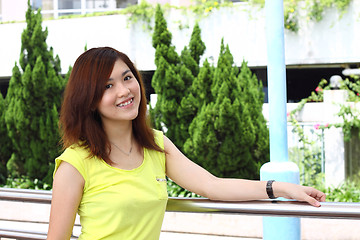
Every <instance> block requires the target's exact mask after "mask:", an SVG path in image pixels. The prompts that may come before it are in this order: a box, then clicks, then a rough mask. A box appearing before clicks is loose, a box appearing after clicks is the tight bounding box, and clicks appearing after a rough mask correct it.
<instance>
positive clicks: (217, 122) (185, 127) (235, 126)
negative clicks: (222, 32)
mask: <svg viewBox="0 0 360 240" xmlns="http://www.w3.org/2000/svg"><path fill="white" fill-rule="evenodd" d="M153 46H154V48H156V53H155V64H156V66H157V69H156V71H155V74H154V76H153V79H152V82H153V87H154V89H155V93H157V103H156V107H155V109H153V110H152V111H153V113H155V114H153V117H154V120H155V123H156V127H157V128H159V129H162V130H164V131H165V132H166V135H167V136H168V137H169V138H170V139H172V140H173V141H174V143H175V144H176V145H177V146H178V147H179V148H180V150H182V151H184V152H185V154H186V155H187V156H189V157H190V158H191V159H192V160H194V161H195V162H197V163H198V164H200V165H201V166H203V167H204V168H206V169H207V170H209V171H210V172H212V173H213V174H215V175H217V176H220V177H241V178H250V179H257V178H258V177H259V170H260V167H261V165H262V164H263V163H265V162H267V161H268V160H269V139H268V129H267V126H266V121H265V119H264V117H263V115H262V104H263V100H264V94H263V92H262V85H261V82H259V81H258V79H257V78H256V76H255V75H253V74H252V73H251V71H250V69H249V68H248V67H247V63H246V62H245V61H244V62H243V63H242V66H241V71H240V70H239V68H238V67H237V66H235V64H234V59H233V56H232V54H231V52H230V49H229V47H228V46H227V45H225V44H224V42H223V41H222V42H221V46H220V55H219V58H218V62H217V66H216V67H214V66H212V65H211V64H210V63H209V62H208V60H207V59H205V60H204V61H203V63H202V67H200V59H201V56H202V54H203V53H204V51H205V44H204V43H203V42H202V40H201V29H200V27H199V25H198V24H195V26H194V29H193V32H192V36H191V39H190V42H189V46H186V47H185V48H184V49H183V50H182V52H181V54H180V56H179V55H177V53H176V52H175V48H174V46H173V45H172V44H171V33H170V32H169V30H168V29H167V25H166V20H165V19H164V17H163V14H162V12H161V8H160V7H159V6H158V8H157V12H156V19H155V31H154V35H153Z"/></svg>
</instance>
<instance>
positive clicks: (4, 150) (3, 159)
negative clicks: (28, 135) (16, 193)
mask: <svg viewBox="0 0 360 240" xmlns="http://www.w3.org/2000/svg"><path fill="white" fill-rule="evenodd" d="M5 109H6V106H5V99H4V97H3V95H2V94H1V93H0V184H3V183H5V181H6V178H7V169H6V164H7V162H8V160H9V158H10V155H11V144H10V139H9V137H8V134H7V130H6V124H5V116H4V113H5Z"/></svg>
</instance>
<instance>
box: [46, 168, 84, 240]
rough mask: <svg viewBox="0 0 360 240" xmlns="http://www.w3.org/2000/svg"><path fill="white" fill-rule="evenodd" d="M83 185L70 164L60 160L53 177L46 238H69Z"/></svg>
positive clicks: (81, 179) (77, 173)
mask: <svg viewBox="0 0 360 240" xmlns="http://www.w3.org/2000/svg"><path fill="white" fill-rule="evenodd" d="M83 187H84V179H83V177H82V176H81V174H80V173H79V172H78V171H77V170H76V169H75V168H74V167H73V166H72V165H71V164H69V163H67V162H61V164H60V166H59V168H58V169H57V171H56V173H55V177H54V183H53V190H52V200H51V211H50V223H49V231H48V236H47V239H48V240H57V239H59V240H60V239H61V240H64V239H70V237H71V233H72V229H73V226H74V222H75V217H76V212H77V209H78V206H79V204H80V201H81V197H82V193H83Z"/></svg>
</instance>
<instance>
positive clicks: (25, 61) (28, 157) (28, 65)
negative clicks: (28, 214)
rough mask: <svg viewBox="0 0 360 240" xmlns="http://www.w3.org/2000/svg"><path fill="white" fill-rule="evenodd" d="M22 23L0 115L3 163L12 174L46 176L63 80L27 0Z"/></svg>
mask: <svg viewBox="0 0 360 240" xmlns="http://www.w3.org/2000/svg"><path fill="white" fill-rule="evenodd" d="M26 22H27V28H26V29H25V30H24V31H23V33H22V35H21V43H22V46H21V53H20V60H19V64H20V68H19V67H18V65H17V64H16V63H15V66H14V68H13V75H12V77H11V79H10V82H9V89H8V94H7V96H6V103H7V109H6V111H5V121H6V125H7V130H8V135H9V137H10V139H11V142H12V145H13V149H14V152H13V154H12V155H11V158H10V160H9V162H8V164H7V166H8V170H9V172H10V174H12V175H13V176H19V175H26V176H28V177H30V178H32V179H35V178H38V179H41V180H45V181H47V182H49V183H50V182H51V179H52V178H51V175H52V171H53V161H54V158H55V157H56V156H57V155H58V154H59V150H60V149H59V145H58V142H59V132H58V126H57V125H58V109H59V108H60V101H61V93H62V90H63V88H64V84H65V80H64V79H63V78H62V77H61V75H60V71H61V68H60V60H59V57H58V56H56V57H54V56H53V50H52V48H50V49H48V46H47V44H46V38H47V35H48V30H47V28H46V29H45V30H42V16H41V13H40V11H38V12H37V13H35V12H34V11H33V9H32V7H31V5H30V2H29V1H28V10H27V12H26Z"/></svg>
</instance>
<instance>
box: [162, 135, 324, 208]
mask: <svg viewBox="0 0 360 240" xmlns="http://www.w3.org/2000/svg"><path fill="white" fill-rule="evenodd" d="M164 147H165V151H166V174H167V176H168V177H169V178H171V179H172V180H173V181H175V182H176V183H177V184H179V185H180V186H182V187H183V188H186V189H188V190H189V191H192V192H194V193H197V194H199V195H201V196H203V197H207V198H209V199H212V200H223V201H246V200H259V199H267V198H268V195H267V193H266V181H253V180H245V179H231V178H218V177H215V176H214V175H212V174H211V173H209V172H208V171H206V170H205V169H204V168H202V167H200V166H199V165H197V164H195V163H194V162H192V161H191V160H189V159H188V158H187V157H186V156H185V155H184V154H182V153H181V152H180V151H179V150H178V149H177V148H176V146H175V145H174V144H173V143H172V142H171V141H170V140H169V139H168V138H167V137H164ZM273 192H274V195H275V197H285V198H288V199H296V200H298V201H305V202H308V203H310V204H311V205H313V206H317V207H318V206H320V203H319V202H322V201H325V194H324V193H322V192H321V191H318V190H316V189H314V188H312V187H305V186H300V185H297V184H292V183H285V182H274V183H273Z"/></svg>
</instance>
